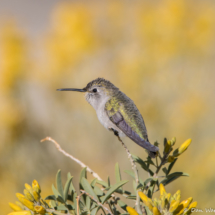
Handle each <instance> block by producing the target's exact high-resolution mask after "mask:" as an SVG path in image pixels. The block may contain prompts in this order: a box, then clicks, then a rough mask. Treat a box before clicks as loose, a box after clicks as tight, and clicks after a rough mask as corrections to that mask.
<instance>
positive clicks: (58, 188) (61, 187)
mask: <svg viewBox="0 0 215 215" xmlns="http://www.w3.org/2000/svg"><path fill="white" fill-rule="evenodd" d="M56 185H57V190H58V192H59V193H60V196H61V197H63V185H62V181H61V170H60V169H59V170H58V172H57V175H56Z"/></svg>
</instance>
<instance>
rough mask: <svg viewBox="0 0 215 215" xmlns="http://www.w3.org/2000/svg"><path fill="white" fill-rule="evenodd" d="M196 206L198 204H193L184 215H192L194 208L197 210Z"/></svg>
mask: <svg viewBox="0 0 215 215" xmlns="http://www.w3.org/2000/svg"><path fill="white" fill-rule="evenodd" d="M196 206H197V202H193V203H191V204H190V206H189V208H188V209H187V211H186V212H185V213H184V215H190V214H191V213H192V212H191V210H192V208H196Z"/></svg>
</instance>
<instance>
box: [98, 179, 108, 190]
mask: <svg viewBox="0 0 215 215" xmlns="http://www.w3.org/2000/svg"><path fill="white" fill-rule="evenodd" d="M96 183H97V184H101V185H102V186H103V187H105V188H108V187H109V186H108V184H107V183H106V182H105V181H100V180H97V181H96Z"/></svg>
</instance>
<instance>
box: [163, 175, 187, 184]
mask: <svg viewBox="0 0 215 215" xmlns="http://www.w3.org/2000/svg"><path fill="white" fill-rule="evenodd" d="M181 176H189V174H187V173H183V172H174V173H172V174H170V175H168V176H167V177H166V178H165V179H164V180H163V181H161V182H160V183H162V184H163V185H164V186H165V185H167V184H169V183H170V182H172V181H174V180H176V179H177V178H179V177H181Z"/></svg>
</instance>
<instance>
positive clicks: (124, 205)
mask: <svg viewBox="0 0 215 215" xmlns="http://www.w3.org/2000/svg"><path fill="white" fill-rule="evenodd" d="M117 203H118V204H119V206H120V207H121V208H122V209H123V210H125V211H127V210H126V207H127V204H126V203H125V202H123V201H121V200H118V201H117Z"/></svg>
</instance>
